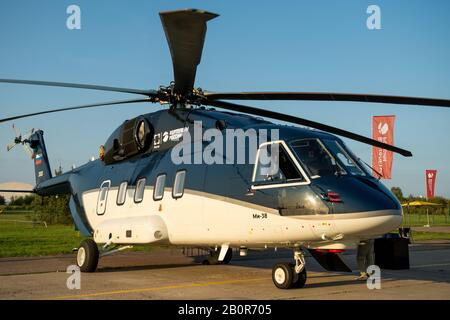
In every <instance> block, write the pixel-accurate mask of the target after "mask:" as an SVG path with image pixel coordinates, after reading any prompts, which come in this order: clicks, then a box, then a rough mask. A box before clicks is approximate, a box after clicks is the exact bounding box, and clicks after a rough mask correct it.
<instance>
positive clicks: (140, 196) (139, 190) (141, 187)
mask: <svg viewBox="0 0 450 320" xmlns="http://www.w3.org/2000/svg"><path fill="white" fill-rule="evenodd" d="M145 181H146V179H145V178H142V179H139V180H138V181H137V183H136V191H135V192H134V202H136V203H139V202H142V200H144V192H145Z"/></svg>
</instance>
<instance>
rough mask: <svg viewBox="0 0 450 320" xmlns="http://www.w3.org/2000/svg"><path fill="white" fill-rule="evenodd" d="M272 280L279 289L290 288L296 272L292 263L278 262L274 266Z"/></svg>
mask: <svg viewBox="0 0 450 320" xmlns="http://www.w3.org/2000/svg"><path fill="white" fill-rule="evenodd" d="M272 281H273V283H274V284H275V286H276V287H277V288H278V289H290V288H292V285H293V282H294V272H293V269H292V267H291V264H290V263H287V262H286V263H277V264H276V265H274V266H273V268H272Z"/></svg>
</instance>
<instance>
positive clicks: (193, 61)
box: [159, 9, 218, 95]
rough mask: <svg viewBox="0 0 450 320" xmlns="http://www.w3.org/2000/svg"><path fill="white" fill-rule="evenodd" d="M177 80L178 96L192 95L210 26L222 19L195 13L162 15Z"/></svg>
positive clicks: (190, 11)
mask: <svg viewBox="0 0 450 320" xmlns="http://www.w3.org/2000/svg"><path fill="white" fill-rule="evenodd" d="M159 15H160V17H161V22H162V25H163V28H164V32H165V34H166V38H167V42H168V44H169V49H170V54H171V56H172V63H173V72H174V77H175V88H174V92H175V93H177V94H181V95H185V94H188V93H190V92H192V89H193V88H194V82H195V74H196V72H197V66H198V64H199V63H200V60H201V56H202V50H203V44H204V42H205V35H206V29H207V28H206V22H207V21H209V20H211V19H214V18H215V17H217V16H218V15H217V14H215V13H211V12H206V11H200V10H195V9H187V10H179V11H166V12H160V14H159Z"/></svg>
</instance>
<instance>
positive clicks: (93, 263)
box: [77, 239, 99, 272]
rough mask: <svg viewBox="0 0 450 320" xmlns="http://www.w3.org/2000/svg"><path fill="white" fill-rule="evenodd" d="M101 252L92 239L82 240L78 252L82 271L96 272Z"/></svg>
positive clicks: (78, 263) (78, 260)
mask: <svg viewBox="0 0 450 320" xmlns="http://www.w3.org/2000/svg"><path fill="white" fill-rule="evenodd" d="M98 258H99V252H98V248H97V244H96V243H95V241H94V240H92V239H86V240H83V242H81V245H80V247H79V248H78V252H77V265H78V267H79V268H80V270H81V272H94V271H95V269H97V265H98Z"/></svg>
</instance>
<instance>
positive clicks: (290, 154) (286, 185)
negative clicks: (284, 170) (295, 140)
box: [251, 140, 311, 190]
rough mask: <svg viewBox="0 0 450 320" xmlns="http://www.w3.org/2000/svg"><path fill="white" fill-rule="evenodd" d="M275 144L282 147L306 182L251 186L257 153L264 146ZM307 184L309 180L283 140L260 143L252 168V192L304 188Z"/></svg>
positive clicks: (253, 180)
mask: <svg viewBox="0 0 450 320" xmlns="http://www.w3.org/2000/svg"><path fill="white" fill-rule="evenodd" d="M275 143H278V144H281V145H282V147H283V148H284V150H286V152H287V153H288V155H289V157H290V158H291V160H292V161H293V162H294V165H295V166H296V167H297V169H298V170H299V171H300V173H301V174H302V176H303V178H304V179H305V180H306V181H302V182H287V183H275V184H269V185H262V186H255V185H254V184H253V183H254V182H255V177H256V168H257V166H258V160H259V153H260V151H261V148H262V147H264V146H266V145H271V144H275ZM309 184H311V180H310V179H309V177H308V175H307V174H306V172H305V170H303V168H302V166H301V165H300V163H299V162H298V161H297V158H296V157H295V156H294V155H293V154H292V152H291V149H289V147H288V146H287V144H286V142H284V140H277V141H269V142H264V143H261V144H260V145H259V148H258V151H257V152H256V161H255V165H254V167H253V175H252V186H251V189H252V190H259V189H271V188H283V187H293V186H305V185H309Z"/></svg>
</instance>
